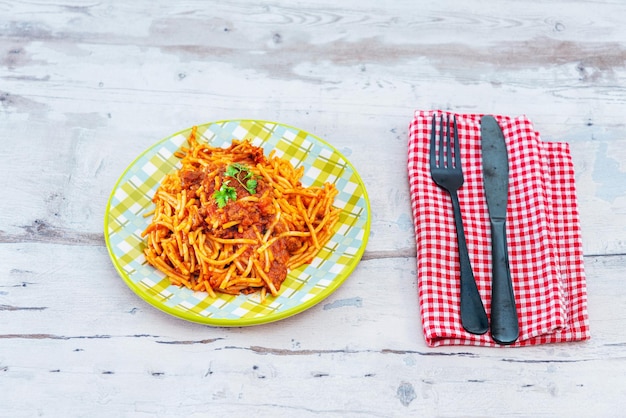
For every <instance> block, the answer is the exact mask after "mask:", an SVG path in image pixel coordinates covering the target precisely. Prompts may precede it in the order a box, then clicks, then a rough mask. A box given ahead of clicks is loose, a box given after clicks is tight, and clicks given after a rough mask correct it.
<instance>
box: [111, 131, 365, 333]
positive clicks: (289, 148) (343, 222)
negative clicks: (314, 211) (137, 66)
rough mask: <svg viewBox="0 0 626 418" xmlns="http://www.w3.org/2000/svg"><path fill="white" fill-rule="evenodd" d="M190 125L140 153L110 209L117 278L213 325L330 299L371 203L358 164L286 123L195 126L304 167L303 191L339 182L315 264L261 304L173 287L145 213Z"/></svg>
mask: <svg viewBox="0 0 626 418" xmlns="http://www.w3.org/2000/svg"><path fill="white" fill-rule="evenodd" d="M190 132H191V128H189V129H185V130H183V131H181V132H178V133H176V134H174V135H172V136H170V137H168V138H165V139H164V140H162V141H160V142H158V143H156V144H155V145H153V146H152V147H150V148H149V149H147V150H146V151H144V152H143V154H141V155H140V156H139V157H137V159H136V160H135V161H134V162H133V163H132V164H131V165H130V166H129V167H128V168H127V169H126V171H124V173H123V174H122V176H121V177H120V179H119V180H118V181H117V183H116V185H115V187H114V188H113V191H112V193H111V196H110V198H109V201H108V203H107V207H106V213H105V218H104V235H105V240H106V245H107V249H108V251H109V255H110V256H111V260H112V261H113V264H114V266H115V268H116V269H117V271H118V273H119V274H120V276H121V277H122V279H123V280H124V282H125V283H126V284H127V285H128V287H129V288H130V289H131V290H132V291H133V292H135V293H136V294H137V295H138V296H139V297H141V298H142V299H143V300H145V301H146V302H148V303H149V304H151V305H152V306H154V307H156V308H158V309H160V310H162V311H164V312H167V313H169V314H171V315H174V316H176V317H178V318H181V319H185V320H188V321H192V322H198V323H202V324H207V325H212V326H247V325H257V324H263V323H267V322H273V321H277V320H280V319H284V318H287V317H289V316H292V315H295V314H297V313H299V312H302V311H304V310H306V309H308V308H310V307H312V306H314V305H315V304H317V303H319V302H320V301H322V300H324V299H325V298H326V297H328V296H329V295H330V294H332V293H333V292H334V291H335V290H337V288H338V287H339V286H340V285H341V284H342V283H343V282H344V281H345V280H346V279H347V278H348V276H349V275H350V274H351V273H352V271H353V270H354V269H355V268H356V266H357V264H358V263H359V261H360V259H361V256H362V255H363V252H364V251H365V246H366V245H367V240H368V237H369V232H370V222H371V219H370V203H369V199H368V197H367V192H366V190H365V186H364V184H363V181H362V180H361V178H360V177H359V174H358V173H357V171H356V170H355V169H354V167H353V166H352V165H351V164H350V163H349V162H348V160H347V159H346V158H345V157H344V156H343V155H341V153H339V151H337V150H336V149H335V148H334V147H332V146H331V145H330V144H328V143H327V142H325V141H324V140H322V139H320V138H318V137H316V136H314V135H312V134H310V133H307V132H305V131H302V130H300V129H297V128H294V127H291V126H287V125H284V124H281V123H276V122H268V121H259V120H226V121H219V122H212V123H207V124H204V125H199V126H198V135H199V139H200V140H205V141H207V142H208V143H210V144H211V145H212V146H216V147H227V146H229V145H230V144H231V142H232V140H233V139H239V140H244V139H248V140H250V141H251V142H252V144H253V145H256V146H260V147H262V148H263V149H264V151H265V155H268V154H269V152H270V151H271V150H275V153H276V155H277V156H278V157H281V158H283V159H286V160H288V161H290V162H291V163H292V164H293V166H294V167H296V168H298V167H300V166H304V175H303V177H302V179H301V181H302V184H303V185H304V186H321V185H323V184H324V183H326V182H329V183H333V184H335V187H336V188H337V190H338V191H339V194H338V195H337V197H336V198H335V202H334V206H335V207H338V208H340V209H341V210H342V212H341V214H340V217H339V221H338V222H337V224H336V225H335V233H334V235H333V236H332V237H331V239H330V240H329V241H328V242H327V243H326V245H325V246H324V247H323V248H322V249H321V250H320V251H319V253H318V254H317V255H316V257H315V258H314V260H313V261H312V262H311V264H307V265H303V266H301V267H299V268H298V269H295V270H292V271H290V272H289V274H288V275H287V278H286V279H285V281H284V282H283V284H282V286H281V288H280V291H279V295H278V296H276V297H272V296H268V297H267V298H266V299H265V300H264V301H261V300H260V296H259V294H258V293H256V294H250V295H238V296H233V295H226V294H220V293H217V297H215V298H212V297H211V296H209V295H208V294H207V293H205V292H194V291H192V290H190V289H187V288H184V287H178V286H174V285H172V284H171V283H170V281H169V279H168V278H167V277H166V276H165V275H164V274H163V273H161V272H160V271H158V270H157V269H155V268H153V267H152V266H151V265H149V264H148V263H147V262H146V260H145V258H144V255H143V249H144V247H145V242H144V239H143V238H142V237H141V234H142V232H143V231H144V230H145V229H146V227H147V226H148V223H149V222H150V219H151V218H150V216H146V214H147V213H149V212H150V211H151V210H152V209H153V207H154V205H153V203H152V197H153V195H154V193H155V192H156V189H157V188H158V187H159V184H160V183H161V181H162V179H163V178H164V177H165V176H166V175H167V174H169V173H171V172H173V171H175V170H177V169H178V168H180V161H179V159H178V158H177V157H176V156H175V155H174V154H175V152H176V151H177V150H179V149H180V148H181V147H183V146H188V143H187V138H188V137H189V133H190Z"/></svg>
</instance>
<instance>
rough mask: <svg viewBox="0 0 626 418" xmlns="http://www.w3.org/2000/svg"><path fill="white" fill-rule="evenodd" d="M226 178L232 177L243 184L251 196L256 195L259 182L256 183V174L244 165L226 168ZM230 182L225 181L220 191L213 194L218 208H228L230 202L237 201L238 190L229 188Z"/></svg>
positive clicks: (236, 164) (237, 164)
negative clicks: (227, 204)
mask: <svg viewBox="0 0 626 418" xmlns="http://www.w3.org/2000/svg"><path fill="white" fill-rule="evenodd" d="M224 176H225V177H232V178H234V179H235V180H237V181H238V182H239V184H241V186H242V187H243V188H244V189H246V190H247V191H248V193H250V194H255V193H256V186H257V185H258V182H257V181H256V178H255V177H256V176H255V175H254V173H253V172H252V171H251V170H250V169H249V168H248V167H247V166H245V165H244V164H240V163H233V164H230V165H229V166H228V167H226V171H225V172H224ZM229 182H230V180H224V182H223V183H222V186H221V187H220V188H219V190H216V191H215V193H213V198H214V199H215V201H216V202H217V207H218V208H223V207H224V206H226V203H228V201H229V200H232V201H235V200H237V189H235V188H234V187H232V186H229V185H228V183H229Z"/></svg>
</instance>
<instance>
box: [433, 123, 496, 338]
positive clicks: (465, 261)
mask: <svg viewBox="0 0 626 418" xmlns="http://www.w3.org/2000/svg"><path fill="white" fill-rule="evenodd" d="M436 119H437V116H436V115H433V120H432V129H431V134H430V174H431V177H432V178H433V181H434V182H435V183H436V184H437V185H438V186H439V187H441V188H443V189H445V190H447V191H448V193H449V194H450V199H451V200H452V210H453V212H454V223H455V225H456V235H457V241H458V247H459V264H460V271H461V277H460V282H461V324H462V325H463V328H464V329H465V330H466V331H467V332H470V333H472V334H484V333H485V332H487V330H488V329H489V321H488V319H487V313H486V311H485V307H484V305H483V302H482V300H481V298H480V294H479V293H478V287H477V286H476V281H475V279H474V273H473V271H472V265H471V263H470V259H469V253H468V251H467V243H466V242H465V232H464V230H463V218H462V217H461V206H460V205H459V198H458V195H457V190H459V188H460V187H461V186H462V185H463V170H462V167H461V151H460V147H459V133H458V126H457V122H456V116H455V117H454V119H453V121H452V125H453V127H454V136H453V138H452V140H451V135H450V116H449V115H446V120H445V123H444V119H443V115H441V119H440V123H439V142H438V146H437V138H436V136H437V135H436V133H435V130H436V129H435V128H436V126H435V124H436ZM444 132H445V135H444ZM451 142H453V143H454V146H453V147H452V146H451V144H450V143H451ZM436 148H437V149H438V152H437V151H436Z"/></svg>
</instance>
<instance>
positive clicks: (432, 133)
mask: <svg viewBox="0 0 626 418" xmlns="http://www.w3.org/2000/svg"><path fill="white" fill-rule="evenodd" d="M436 119H437V116H435V115H433V121H432V126H431V129H430V169H431V170H432V169H433V168H436V167H437V157H436V156H435V146H436V144H435V143H436V139H435V120H436Z"/></svg>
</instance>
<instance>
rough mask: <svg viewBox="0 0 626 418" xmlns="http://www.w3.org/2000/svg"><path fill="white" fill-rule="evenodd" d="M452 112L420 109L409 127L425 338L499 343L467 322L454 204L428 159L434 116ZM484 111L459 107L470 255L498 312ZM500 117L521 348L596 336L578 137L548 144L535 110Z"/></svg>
mask: <svg viewBox="0 0 626 418" xmlns="http://www.w3.org/2000/svg"><path fill="white" fill-rule="evenodd" d="M442 113H443V114H444V115H445V114H446V113H445V112H440V111H417V112H415V118H414V120H413V121H412V122H411V124H410V126H409V159H408V172H409V181H410V191H411V204H412V208H413V219H414V223H415V235H416V237H415V238H416V244H417V279H418V289H419V303H420V312H421V317H422V324H423V328H424V336H425V338H426V343H427V344H428V345H429V346H433V347H434V346H441V345H479V346H496V345H498V344H496V343H495V342H494V341H493V340H492V339H491V337H490V335H489V332H487V333H486V334H484V335H473V334H470V333H468V332H466V331H465V330H464V329H463V327H462V326H461V320H460V308H459V297H460V287H459V267H458V250H457V241H456V230H455V227H454V218H453V214H452V205H451V202H450V197H449V195H448V193H447V192H446V191H445V190H443V189H441V188H439V187H438V186H437V185H436V184H435V183H434V182H433V180H432V178H431V176H430V166H429V158H428V151H429V147H430V145H429V143H430V131H431V120H432V119H431V118H432V115H433V114H442ZM451 115H452V114H451ZM481 116H482V115H478V114H456V118H457V122H458V128H459V142H460V146H461V156H462V165H463V174H464V177H465V183H464V185H463V186H462V188H461V189H460V190H459V192H458V193H459V201H460V205H461V212H462V214H463V223H464V226H465V236H466V240H467V246H468V249H469V255H470V261H471V263H472V267H473V269H474V276H475V279H476V282H477V285H478V290H479V292H480V294H481V297H482V300H483V303H484V305H485V308H486V309H487V314H488V315H489V312H490V307H491V233H490V226H489V214H488V212H487V203H486V200H485V193H484V189H483V182H482V162H481V152H480V118H481ZM451 117H452V116H451ZM495 117H496V119H497V120H498V123H499V124H500V127H501V128H502V131H503V133H504V137H505V140H506V144H507V151H508V156H509V200H508V206H507V242H508V249H509V263H510V270H511V277H512V280H513V288H514V292H515V299H516V305H517V311H518V315H519V325H520V336H519V339H518V341H517V342H516V343H514V344H513V346H526V345H533V344H544V343H554V342H564V341H577V340H586V339H588V338H589V323H588V316H587V290H586V284H585V272H584V266H583V254H582V241H581V232H580V223H579V217H578V209H577V204H576V190H575V184H574V168H573V164H572V160H571V156H570V152H569V147H568V144H566V143H556V142H542V141H541V139H540V137H539V133H538V132H536V131H535V130H534V128H533V126H532V124H531V122H530V121H529V120H528V119H527V118H526V117H518V118H511V117H507V116H495Z"/></svg>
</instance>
